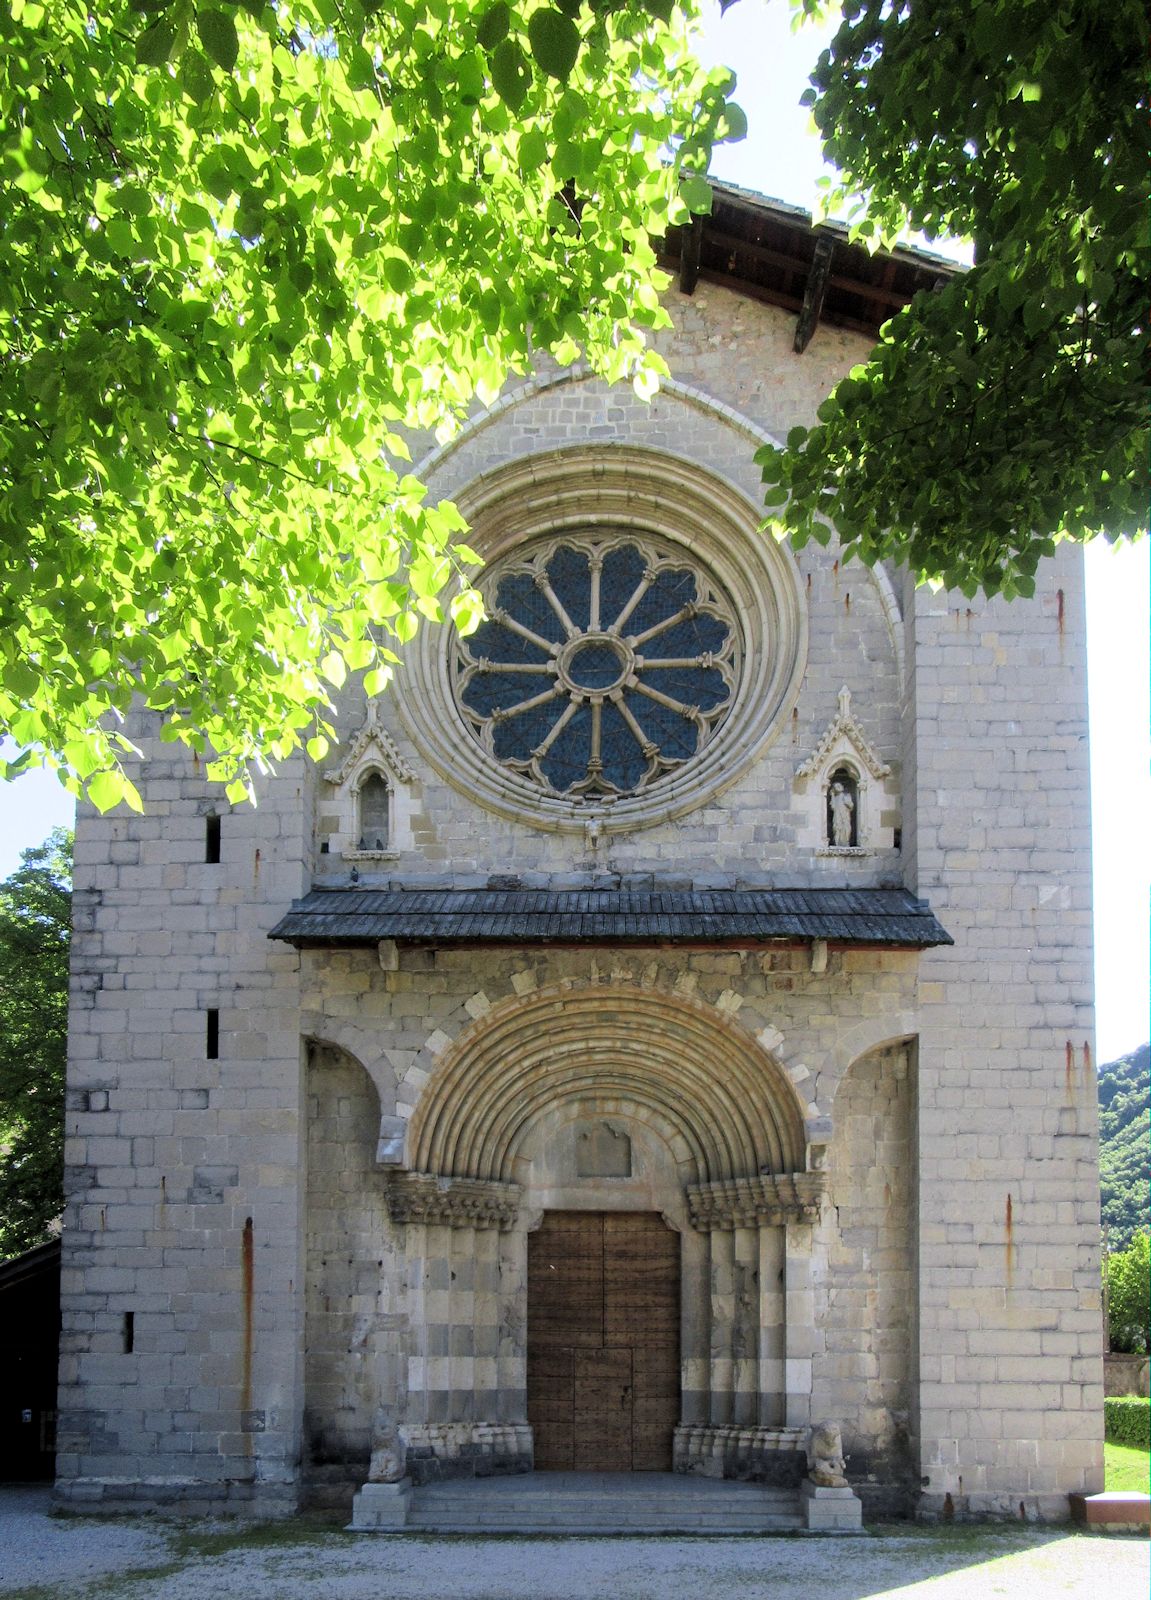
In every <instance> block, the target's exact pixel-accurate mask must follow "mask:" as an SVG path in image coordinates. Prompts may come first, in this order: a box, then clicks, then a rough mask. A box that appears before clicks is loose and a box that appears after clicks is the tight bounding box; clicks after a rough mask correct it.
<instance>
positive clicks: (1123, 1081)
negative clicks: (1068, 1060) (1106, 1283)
mask: <svg viewBox="0 0 1151 1600" xmlns="http://www.w3.org/2000/svg"><path fill="white" fill-rule="evenodd" d="M1149 1104H1151V1046H1148V1045H1145V1044H1143V1045H1140V1046H1139V1048H1138V1050H1133V1051H1132V1052H1131V1054H1130V1055H1129V1056H1120V1058H1119V1060H1118V1061H1110V1062H1108V1063H1107V1065H1106V1066H1102V1067H1100V1068H1099V1177H1100V1189H1101V1198H1102V1201H1103V1225H1104V1227H1105V1228H1106V1229H1107V1233H1108V1238H1109V1240H1110V1243H1111V1247H1112V1249H1116V1250H1122V1249H1124V1248H1125V1247H1126V1246H1127V1245H1128V1244H1130V1242H1131V1240H1132V1239H1133V1238H1134V1236H1135V1234H1136V1232H1137V1231H1138V1230H1139V1229H1140V1228H1142V1227H1145V1226H1146V1223H1147V1218H1148V1214H1149V1213H1151V1181H1149V1179H1148V1171H1147V1164H1148V1157H1149V1154H1151V1111H1149V1110H1148V1107H1149Z"/></svg>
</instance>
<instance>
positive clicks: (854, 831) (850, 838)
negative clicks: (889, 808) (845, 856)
mask: <svg viewBox="0 0 1151 1600" xmlns="http://www.w3.org/2000/svg"><path fill="white" fill-rule="evenodd" d="M858 797H859V791H858V788H857V785H856V782H855V779H854V777H853V776H852V775H851V773H850V772H849V771H848V770H847V768H846V767H840V768H838V769H837V770H836V771H835V772H834V773H833V774H832V777H831V783H830V785H829V786H828V790H827V842H828V844H829V845H831V846H833V848H834V849H836V850H850V849H852V848H853V847H854V846H855V845H857V844H858V842H859V833H858V822H857V805H856V801H857V800H858Z"/></svg>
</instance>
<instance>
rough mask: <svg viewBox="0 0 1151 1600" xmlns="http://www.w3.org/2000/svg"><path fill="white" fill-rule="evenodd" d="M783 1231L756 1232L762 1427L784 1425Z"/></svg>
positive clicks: (772, 1228)
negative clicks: (757, 1241)
mask: <svg viewBox="0 0 1151 1600" xmlns="http://www.w3.org/2000/svg"><path fill="white" fill-rule="evenodd" d="M784 1231H785V1230H784V1229H783V1227H781V1226H780V1225H778V1224H775V1225H771V1224H765V1225H764V1226H763V1227H762V1228H760V1230H759V1417H758V1422H759V1426H760V1427H761V1428H779V1427H782V1426H783V1423H784V1413H785V1405H784V1399H785V1394H786V1384H785V1379H784V1354H785V1351H784V1340H785V1329H786V1318H785V1314H784Z"/></svg>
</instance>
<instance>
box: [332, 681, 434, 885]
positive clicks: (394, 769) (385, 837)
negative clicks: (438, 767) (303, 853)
mask: <svg viewBox="0 0 1151 1600" xmlns="http://www.w3.org/2000/svg"><path fill="white" fill-rule="evenodd" d="M415 781H416V780H415V773H414V772H413V771H412V768H411V766H410V765H409V763H408V762H407V761H406V760H405V759H404V757H403V755H402V754H401V753H400V750H399V749H398V747H397V745H396V742H395V740H394V739H393V738H392V736H391V734H390V733H389V732H388V731H387V729H386V728H384V727H383V726H382V724H381V723H380V716H379V706H378V703H377V702H376V701H375V700H369V701H368V710H367V716H366V717H365V719H364V722H363V724H362V726H361V727H360V728H359V730H358V731H357V733H356V734H355V736H354V737H353V739H352V741H351V743H350V744H349V746H348V749H347V753H346V754H345V756H344V759H343V761H342V762H341V763H340V765H339V766H338V767H333V768H330V769H329V770H328V771H327V772H325V773H324V782H325V783H328V784H331V785H332V788H333V789H334V790H335V795H334V797H333V799H334V807H333V809H332V815H331V816H330V818H329V826H328V828H327V830H326V831H327V838H326V839H325V841H324V843H325V844H326V846H327V850H326V852H325V853H327V854H339V855H341V856H342V857H343V859H344V860H345V861H367V862H371V861H389V860H393V859H394V858H395V857H396V856H398V855H399V853H400V851H401V850H404V849H408V848H410V845H411V838H410V834H411V820H410V819H411V794H410V791H411V787H412V785H413V784H414V783H415ZM332 824H334V828H333V827H332Z"/></svg>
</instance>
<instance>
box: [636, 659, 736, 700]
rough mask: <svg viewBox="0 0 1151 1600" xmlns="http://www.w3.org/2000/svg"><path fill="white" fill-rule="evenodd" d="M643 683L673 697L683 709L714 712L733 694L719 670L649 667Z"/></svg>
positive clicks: (644, 673) (641, 680)
mask: <svg viewBox="0 0 1151 1600" xmlns="http://www.w3.org/2000/svg"><path fill="white" fill-rule="evenodd" d="M640 682H641V683H644V684H646V685H647V687H648V688H649V689H657V690H658V691H659V693H660V694H666V695H670V696H671V698H672V699H673V700H678V701H679V703H680V704H681V705H684V706H697V707H698V708H699V710H700V711H714V710H715V708H716V706H721V705H722V704H723V703H724V701H725V700H726V699H727V697H728V692H729V691H728V687H727V684H726V683H724V681H723V674H722V673H721V672H719V671H718V670H717V669H716V668H715V667H655V668H652V667H645V668H644V670H643V671H642V672H641V673H640ZM628 703H629V704H630V703H631V702H630V701H629V702H628Z"/></svg>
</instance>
